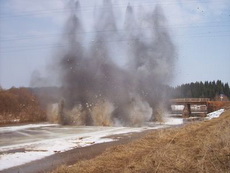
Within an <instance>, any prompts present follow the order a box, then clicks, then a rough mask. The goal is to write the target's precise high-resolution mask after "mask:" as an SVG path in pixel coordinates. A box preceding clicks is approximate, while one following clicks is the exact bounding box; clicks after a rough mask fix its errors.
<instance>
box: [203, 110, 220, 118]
mask: <svg viewBox="0 0 230 173" xmlns="http://www.w3.org/2000/svg"><path fill="white" fill-rule="evenodd" d="M223 112H224V109H219V110H217V111H214V112H211V113H209V114H207V117H206V119H208V120H211V119H213V118H218V117H219V116H220V115H221V114H222V113H223Z"/></svg>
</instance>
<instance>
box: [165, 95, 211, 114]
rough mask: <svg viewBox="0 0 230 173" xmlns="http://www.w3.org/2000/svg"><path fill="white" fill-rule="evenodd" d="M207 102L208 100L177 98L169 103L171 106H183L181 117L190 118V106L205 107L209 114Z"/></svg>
mask: <svg viewBox="0 0 230 173" xmlns="http://www.w3.org/2000/svg"><path fill="white" fill-rule="evenodd" d="M209 101H210V99H209V98H179V99H171V100H170V101H169V102H170V104H171V105H184V109H183V112H182V116H183V117H190V116H191V114H192V110H191V105H205V106H206V107H207V112H209Z"/></svg>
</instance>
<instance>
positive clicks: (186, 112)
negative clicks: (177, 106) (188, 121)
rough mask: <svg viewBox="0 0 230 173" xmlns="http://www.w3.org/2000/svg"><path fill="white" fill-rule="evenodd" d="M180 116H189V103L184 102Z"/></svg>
mask: <svg viewBox="0 0 230 173" xmlns="http://www.w3.org/2000/svg"><path fill="white" fill-rule="evenodd" d="M182 116H183V117H184V118H188V117H190V116H191V105H190V104H185V105H184V109H183V113H182Z"/></svg>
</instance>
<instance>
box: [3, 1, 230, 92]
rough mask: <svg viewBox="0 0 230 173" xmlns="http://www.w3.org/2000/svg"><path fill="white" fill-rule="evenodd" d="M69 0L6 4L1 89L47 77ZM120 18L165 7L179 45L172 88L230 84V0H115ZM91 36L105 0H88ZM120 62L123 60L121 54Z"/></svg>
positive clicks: (84, 13) (85, 4)
mask: <svg viewBox="0 0 230 173" xmlns="http://www.w3.org/2000/svg"><path fill="white" fill-rule="evenodd" d="M66 2H67V1H66V0H0V86H2V87H3V88H10V87H12V86H15V87H21V86H26V87H27V86H30V78H31V74H32V73H33V72H34V71H39V72H40V73H41V75H44V76H45V75H46V73H47V65H48V64H50V63H51V59H52V57H53V56H55V52H57V50H58V48H59V46H60V40H61V37H62V34H63V28H64V23H65V22H66V19H67V17H68V15H69V12H70V9H69V7H68V6H67V5H66ZM112 2H113V4H114V10H115V11H117V13H116V18H117V20H118V23H119V20H121V19H122V17H123V16H124V12H125V10H126V7H127V4H128V3H130V4H131V5H133V6H134V7H135V8H136V9H138V8H139V9H140V8H141V9H142V10H147V11H151V10H153V9H154V7H155V5H156V4H159V5H161V7H162V9H163V11H164V13H165V16H166V17H167V20H168V27H169V28H170V34H171V36H172V39H173V41H174V42H175V45H176V47H177V52H178V59H177V62H176V72H175V74H176V75H175V79H174V82H173V83H172V85H174V86H175V85H179V84H182V83H188V82H195V81H207V80H208V81H212V80H218V79H220V80H222V81H223V82H228V83H230V48H229V46H230V0H205V1H204V0H161V1H160V0H159V1H153V0H113V1H112ZM80 3H81V15H82V16H83V18H84V26H86V27H85V28H86V29H85V32H86V33H87V32H88V33H90V26H91V25H92V23H93V15H94V13H95V11H96V10H97V8H100V4H101V0H82V1H80ZM116 61H117V62H118V63H120V64H122V63H124V62H122V61H123V59H122V58H121V56H118V57H117V59H116Z"/></svg>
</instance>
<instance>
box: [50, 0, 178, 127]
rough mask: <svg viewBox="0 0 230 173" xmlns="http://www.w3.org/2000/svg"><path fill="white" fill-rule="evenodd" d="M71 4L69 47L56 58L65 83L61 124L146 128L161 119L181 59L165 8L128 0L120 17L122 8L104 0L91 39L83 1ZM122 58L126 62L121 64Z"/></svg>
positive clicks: (62, 94) (61, 81)
mask: <svg viewBox="0 0 230 173" xmlns="http://www.w3.org/2000/svg"><path fill="white" fill-rule="evenodd" d="M69 5H70V7H71V9H73V10H72V11H71V13H70V16H69V18H68V21H67V22H66V25H65V27H64V33H68V34H65V35H64V36H63V39H62V40H61V42H62V43H65V45H66V46H65V47H64V48H63V49H61V50H59V52H60V53H59V55H58V56H57V57H55V60H54V61H53V64H54V66H55V67H56V68H55V73H56V74H57V76H58V80H59V82H60V84H61V93H60V94H61V97H62V100H61V101H60V104H59V109H60V111H59V113H60V122H61V123H62V124H77V125H105V126H140V125H142V124H143V123H144V122H146V121H150V120H154V119H156V117H157V115H156V114H157V112H159V111H158V110H159V109H161V110H162V109H164V103H165V100H166V99H167V95H166V94H165V93H166V92H165V85H167V84H169V82H170V81H171V80H172V79H173V71H174V63H175V58H176V49H175V46H174V44H173V42H172V39H171V37H170V34H169V30H168V28H167V23H166V19H165V16H164V14H163V11H162V9H161V7H160V6H156V7H154V9H153V10H152V12H146V13H145V12H143V11H138V9H136V8H133V7H132V6H131V4H128V5H127V9H126V12H125V15H124V16H123V18H124V19H120V18H118V17H117V16H121V15H120V14H117V13H118V12H117V11H119V10H114V7H113V4H112V3H111V1H110V0H104V1H103V2H102V6H101V7H100V8H99V7H98V8H95V10H96V14H97V15H95V16H92V18H93V20H94V22H95V23H94V27H93V28H91V30H94V32H93V33H94V34H93V36H92V35H91V37H90V39H89V37H88V35H87V34H88V32H87V31H85V26H83V23H85V21H84V18H83V17H82V14H81V7H80V2H78V1H77V2H75V1H71V2H70V3H69ZM73 7H74V8H73ZM121 18H122V17H121ZM118 20H119V21H121V20H123V22H122V25H121V24H119V22H117V21H118ZM122 57H125V58H126V63H125V65H121V64H119V63H117V62H116V60H117V59H119V58H122Z"/></svg>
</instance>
